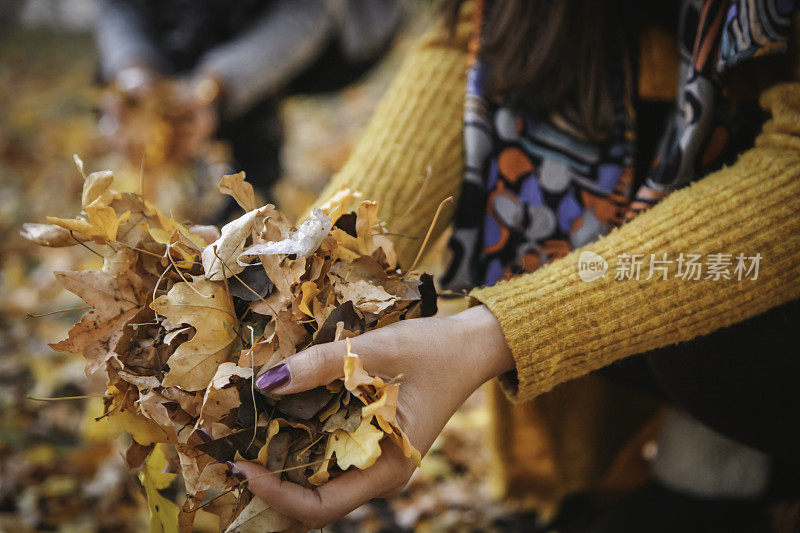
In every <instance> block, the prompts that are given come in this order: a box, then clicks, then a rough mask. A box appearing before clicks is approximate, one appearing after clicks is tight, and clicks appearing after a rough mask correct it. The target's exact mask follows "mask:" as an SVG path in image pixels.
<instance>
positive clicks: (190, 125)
mask: <svg viewBox="0 0 800 533" xmlns="http://www.w3.org/2000/svg"><path fill="white" fill-rule="evenodd" d="M221 94H222V86H221V84H219V83H218V82H217V81H216V80H215V79H214V78H212V77H210V76H208V75H204V74H198V75H195V76H192V77H188V78H169V77H165V76H162V75H159V74H158V73H156V72H154V71H152V70H150V69H147V68H146V67H140V66H136V67H129V68H126V69H123V70H122V71H120V72H119V73H118V74H117V76H116V77H115V78H114V81H113V82H112V83H111V84H110V85H109V86H108V88H107V89H106V91H105V93H104V95H103V101H102V107H103V116H102V118H101V119H100V123H99V129H100V132H101V133H102V134H103V135H105V136H106V137H107V138H108V139H109V140H110V142H111V143H112V146H113V147H114V148H115V149H117V150H120V151H121V152H123V153H124V154H126V155H127V156H128V158H129V160H130V161H131V163H133V164H139V163H140V161H141V158H142V157H143V156H145V155H146V156H147V158H148V161H150V162H151V163H154V164H159V163H161V162H164V161H170V162H174V163H182V162H185V161H189V160H191V159H194V158H195V157H198V156H200V155H202V152H203V149H204V148H205V147H206V146H208V143H209V142H210V141H211V139H212V137H213V136H214V133H215V132H216V129H217V126H218V122H219V121H218V117H217V111H216V104H217V102H218V100H219V98H220V96H221Z"/></svg>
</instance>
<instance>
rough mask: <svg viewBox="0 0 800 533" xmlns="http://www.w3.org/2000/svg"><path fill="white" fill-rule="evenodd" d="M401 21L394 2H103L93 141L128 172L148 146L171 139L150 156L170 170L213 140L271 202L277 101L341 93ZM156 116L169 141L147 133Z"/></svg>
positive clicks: (277, 168) (276, 168)
mask: <svg viewBox="0 0 800 533" xmlns="http://www.w3.org/2000/svg"><path fill="white" fill-rule="evenodd" d="M403 18H404V9H403V6H402V0H344V1H338V0H237V1H235V2H230V1H227V0H103V1H102V4H101V10H100V17H99V20H98V24H97V29H96V40H97V46H98V50H99V55H100V71H101V76H102V79H103V81H104V82H106V83H107V84H108V85H109V90H108V91H107V94H106V95H105V99H104V111H105V115H104V117H103V118H101V122H100V128H101V131H102V132H103V133H105V134H107V135H109V136H111V137H112V138H113V139H114V140H115V142H116V145H117V146H118V147H119V148H121V149H123V150H124V151H125V152H126V153H127V154H128V155H129V156H130V158H131V160H132V161H133V162H134V163H138V160H140V159H141V158H142V157H143V156H148V157H152V156H154V154H145V153H144V152H145V151H146V144H147V140H148V139H150V138H152V137H153V136H155V137H158V136H159V135H161V136H162V137H163V136H165V135H168V136H169V137H170V139H169V141H168V142H165V143H164V144H165V145H166V148H164V149H163V151H165V152H167V153H164V154H158V157H164V158H167V159H170V160H173V161H190V160H192V159H193V158H195V157H197V156H198V155H201V151H202V150H203V149H204V147H206V146H207V143H208V141H209V140H210V139H211V138H212V137H217V138H220V139H223V140H226V141H228V142H229V143H230V146H231V148H232V152H233V154H232V155H233V159H234V162H233V166H234V168H237V169H238V170H244V171H245V172H246V173H247V177H248V181H249V182H250V183H252V184H253V185H254V186H255V187H256V190H257V191H259V193H260V194H261V195H262V196H263V197H264V198H265V199H266V200H272V197H271V195H270V186H271V185H272V184H273V183H274V182H275V181H276V179H277V178H278V177H279V175H280V173H281V165H280V148H281V140H282V132H281V121H280V117H279V113H278V104H279V102H280V99H281V97H282V96H284V95H286V94H292V93H315V92H327V91H336V90H339V89H341V88H343V87H344V86H346V85H347V84H349V83H351V82H352V81H354V80H355V79H356V78H358V77H359V76H360V75H362V74H363V73H365V72H366V71H367V70H368V69H369V68H370V67H371V66H373V65H374V64H375V63H376V61H377V60H378V59H379V58H380V57H381V55H382V54H383V53H384V52H385V51H386V50H387V49H388V48H389V46H390V45H391V43H392V41H393V37H394V36H395V35H396V33H397V31H398V29H399V28H400V26H401V22H402V20H403ZM155 107H157V108H158V111H153V112H152V113H155V114H156V115H159V116H163V117H166V122H167V123H168V125H169V132H168V134H165V133H164V132H160V131H152V129H153V126H154V124H153V123H155V122H158V121H157V120H154V119H153V116H152V113H151V114H150V115H148V114H147V113H148V112H147V111H146V110H147V109H150V110H152V109H153V108H155ZM143 110H145V111H143ZM137 113H139V116H137ZM137 121H138V123H137Z"/></svg>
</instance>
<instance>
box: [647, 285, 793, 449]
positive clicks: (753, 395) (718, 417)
mask: <svg viewBox="0 0 800 533" xmlns="http://www.w3.org/2000/svg"><path fill="white" fill-rule="evenodd" d="M799 343H800V300H798V301H794V302H790V303H788V304H786V305H783V306H780V307H776V308H774V309H771V310H770V311H767V312H766V313H764V314H762V315H759V316H756V317H754V318H751V319H749V320H746V321H744V322H740V323H738V324H735V325H733V326H730V327H727V328H723V329H721V330H718V331H716V332H714V333H712V334H710V335H707V336H705V337H699V338H697V339H693V340H691V341H689V342H685V343H682V344H678V345H675V346H669V347H665V348H661V349H659V350H655V351H652V352H650V353H647V354H645V356H644V359H645V361H646V362H647V365H648V368H649V370H650V372H651V374H652V376H653V378H654V380H655V382H656V383H657V384H658V386H659V388H660V389H661V391H663V393H664V394H665V395H666V397H667V398H669V400H670V401H671V402H672V403H674V404H675V405H676V406H678V407H680V408H681V409H683V410H685V411H686V412H688V413H689V414H690V415H692V416H693V417H695V418H696V419H697V420H699V421H701V422H703V423H705V424H706V425H708V426H709V427H710V428H712V429H714V430H716V431H718V432H719V433H722V434H723V435H726V436H728V437H730V438H733V439H735V440H737V441H739V442H742V443H744V444H748V445H750V446H753V447H755V448H758V449H760V450H762V451H764V452H766V453H768V454H770V455H772V456H775V457H779V458H781V459H783V460H786V461H791V462H794V463H800V431H798V430H797V423H798V421H799V420H800V349H798V345H799Z"/></svg>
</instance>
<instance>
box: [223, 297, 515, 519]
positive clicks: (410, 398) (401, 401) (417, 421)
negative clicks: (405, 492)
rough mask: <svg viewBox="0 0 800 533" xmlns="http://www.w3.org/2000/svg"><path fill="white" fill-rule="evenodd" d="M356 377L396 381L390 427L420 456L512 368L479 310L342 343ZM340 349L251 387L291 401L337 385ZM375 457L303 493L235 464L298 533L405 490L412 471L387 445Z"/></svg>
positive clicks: (317, 353) (285, 367) (283, 368)
mask: <svg viewBox="0 0 800 533" xmlns="http://www.w3.org/2000/svg"><path fill="white" fill-rule="evenodd" d="M350 342H351V347H352V348H351V349H352V351H353V353H356V354H358V356H359V357H360V358H361V360H362V361H363V364H364V369H365V370H366V371H367V372H368V373H369V374H370V375H373V376H378V377H381V378H383V379H384V380H387V381H388V380H392V379H394V380H399V383H400V389H399V395H398V400H397V421H398V423H399V424H400V427H401V428H402V429H403V431H404V432H405V433H406V434H407V435H408V437H409V439H410V440H411V443H412V444H413V445H414V447H416V448H417V449H418V450H419V451H420V453H422V454H423V455H424V454H425V453H426V452H427V451H428V449H429V448H430V447H431V445H432V444H433V441H434V440H435V439H436V437H437V436H438V435H439V433H440V432H441V430H442V428H443V427H444V425H445V424H446V423H447V421H448V420H449V419H450V417H451V416H452V415H453V413H454V412H455V411H456V410H457V409H458V407H459V406H460V405H461V404H462V403H463V402H464V401H465V400H466V399H467V397H469V396H470V394H472V393H473V392H474V391H475V390H476V389H477V388H478V387H480V385H481V384H483V383H484V382H485V381H487V380H489V379H491V378H492V377H494V376H497V375H499V374H502V373H503V372H506V371H509V370H512V369H513V368H514V361H513V358H512V356H511V353H510V350H509V349H508V347H507V345H506V342H505V339H504V337H503V333H502V331H501V329H500V324H499V323H498V322H497V320H496V319H495V317H494V315H492V313H491V312H490V311H489V310H488V309H487V308H486V307H484V306H477V307H473V308H471V309H468V310H466V311H464V312H461V313H458V314H456V315H453V316H450V317H446V318H438V317H433V318H419V319H414V320H408V321H403V322H398V323H395V324H392V325H390V326H387V327H384V328H381V329H377V330H374V331H370V332H368V333H365V334H363V335H360V336H358V337H355V338H353V339H350ZM346 349H347V348H346V344H345V342H344V341H338V342H332V343H328V344H321V345H317V346H312V347H311V348H308V349H307V350H304V351H302V352H300V353H298V354H295V355H293V356H291V357H288V358H287V359H285V360H284V361H283V362H282V363H281V364H279V365H277V366H275V367H273V368H270V369H269V370H267V371H266V372H264V373H263V374H261V376H259V378H258V380H257V386H258V387H259V388H260V389H262V390H264V391H266V392H270V393H273V394H281V395H283V394H293V393H297V392H302V391H305V390H309V389H313V388H315V387H318V386H321V385H326V384H328V383H330V382H332V381H334V380H336V379H338V378H342V377H343V364H342V363H343V358H344V356H345V353H346ZM381 444H382V452H381V456H380V457H379V458H378V460H377V461H376V462H375V464H374V465H372V466H371V467H369V468H367V469H365V470H357V469H354V470H351V471H348V472H346V473H345V474H343V475H341V476H339V477H337V478H335V479H333V480H332V481H329V482H328V483H326V484H324V485H322V486H320V487H317V488H314V489H308V488H304V487H301V486H300V485H297V484H294V483H292V482H290V481H285V480H281V479H280V477H279V476H277V475H272V474H270V473H269V472H268V471H267V470H266V469H265V468H264V467H262V466H260V465H258V464H255V463H250V462H242V461H240V462H237V463H236V464H235V467H236V469H237V470H239V471H240V472H241V473H242V474H244V475H245V476H246V477H247V478H248V479H249V481H248V486H249V488H250V490H251V491H252V492H253V494H255V495H256V496H257V497H259V498H261V499H262V500H264V501H265V502H266V503H267V504H269V505H270V506H271V507H273V508H275V509H276V510H277V511H279V512H281V513H283V514H285V515H287V516H289V517H292V518H294V519H296V520H298V521H300V522H301V523H302V524H304V525H305V526H306V527H309V528H321V527H323V526H325V525H327V524H329V523H331V522H333V521H335V520H337V519H339V518H341V517H342V516H344V515H346V514H347V513H349V512H350V511H352V510H353V509H355V508H357V507H359V506H360V505H361V504H363V503H365V502H366V501H367V500H369V499H372V498H377V497H388V496H392V495H394V494H397V493H398V492H400V491H401V490H402V489H403V487H405V485H406V483H407V482H408V480H409V478H410V477H411V474H412V473H413V472H414V469H415V466H414V464H413V463H412V462H411V460H410V459H408V458H406V457H405V456H404V455H403V452H402V450H401V449H400V448H399V447H398V446H396V445H395V444H393V443H392V442H391V441H389V440H388V439H385V440H384V441H383V442H382V443H381Z"/></svg>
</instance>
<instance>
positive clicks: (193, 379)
mask: <svg viewBox="0 0 800 533" xmlns="http://www.w3.org/2000/svg"><path fill="white" fill-rule="evenodd" d="M150 307H152V308H153V309H154V310H155V311H156V312H157V313H158V314H160V315H163V316H165V317H167V319H168V320H169V321H170V322H172V323H173V324H189V325H191V326H194V328H195V330H196V331H197V332H196V333H195V335H194V337H192V340H190V341H187V342H184V343H183V344H181V345H180V346H178V349H177V350H175V353H173V354H172V355H171V356H170V358H169V359H168V360H167V364H168V365H169V368H170V370H169V373H168V374H167V375H166V376H165V377H164V380H163V381H162V385H163V386H164V387H180V388H181V389H183V390H187V391H195V390H202V389H205V388H206V386H208V384H209V383H210V382H211V379H212V378H213V377H214V374H215V373H216V371H217V367H218V366H219V365H220V364H221V363H223V362H225V360H226V359H227V358H228V356H229V355H230V354H231V352H232V351H233V348H234V343H235V341H236V329H235V328H236V326H237V321H236V315H235V313H234V310H233V302H232V301H231V298H230V296H229V295H228V293H227V292H225V287H224V286H222V285H221V284H219V283H214V282H212V281H206V280H203V279H197V280H195V281H193V282H192V283H191V284H189V283H185V282H181V283H176V284H175V285H174V286H173V287H172V289H170V291H169V292H168V293H167V294H165V295H163V296H160V297H158V299H156V301H154V302H153V303H152V304H151V306H150Z"/></svg>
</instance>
